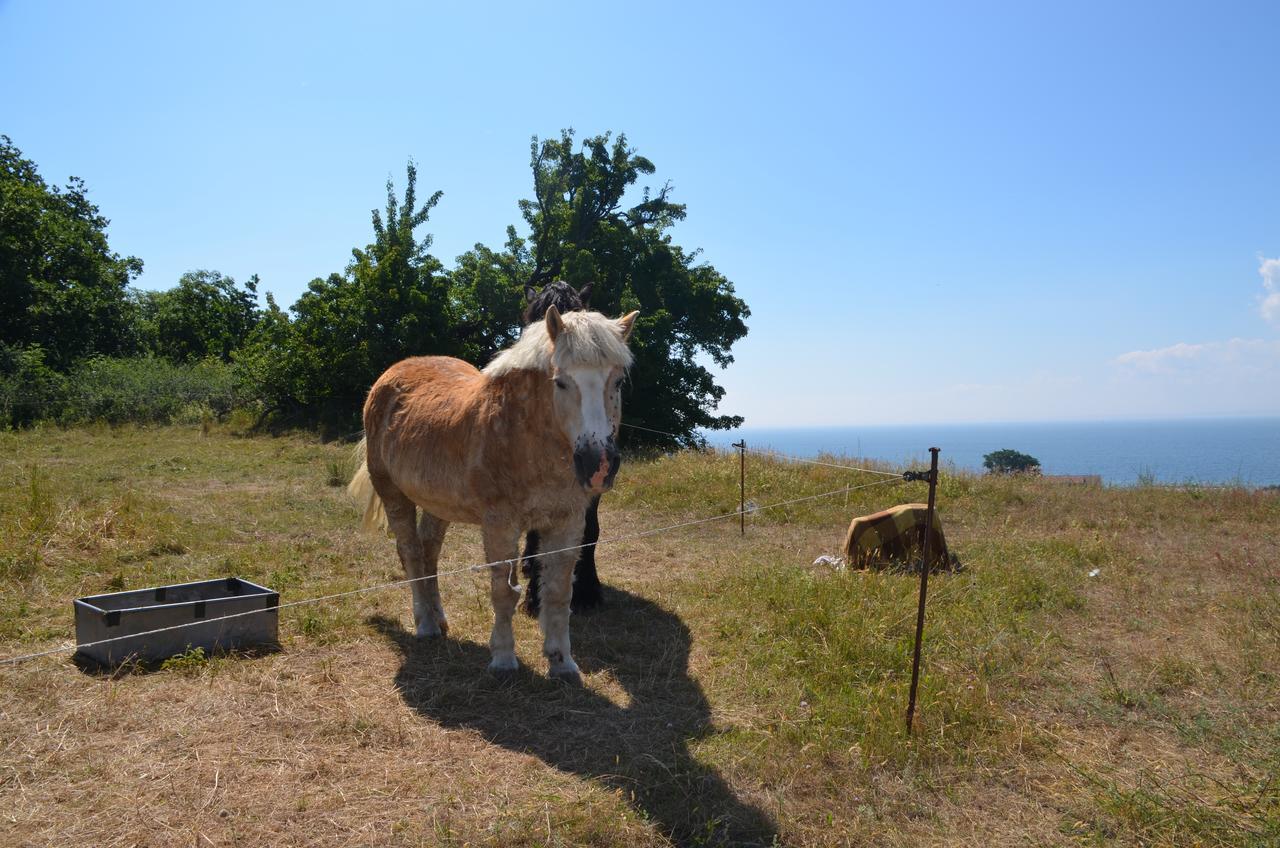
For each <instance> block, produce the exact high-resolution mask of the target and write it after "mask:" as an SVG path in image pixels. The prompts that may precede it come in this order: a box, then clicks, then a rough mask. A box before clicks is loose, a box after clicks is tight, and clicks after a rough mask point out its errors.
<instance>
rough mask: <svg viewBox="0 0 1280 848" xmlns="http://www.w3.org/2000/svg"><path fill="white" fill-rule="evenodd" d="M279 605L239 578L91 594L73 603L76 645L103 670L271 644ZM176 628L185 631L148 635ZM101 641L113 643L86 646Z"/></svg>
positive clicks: (276, 594)
mask: <svg viewBox="0 0 1280 848" xmlns="http://www.w3.org/2000/svg"><path fill="white" fill-rule="evenodd" d="M279 605H280V593H279V592H273V591H271V590H270V589H268V588H266V587H265V586H259V585H258V584H256V583H250V582H249V581H248V580H241V579H240V578H239V577H227V578H225V579H222V580H201V581H199V582H197V583H179V584H177V585H174V586H158V587H156V588H154V589H136V590H134V591H132V592H113V593H111V594H107V595H91V596H90V597H87V598H77V599H76V601H75V610H76V644H77V645H81V646H84V647H81V648H80V649H79V651H78V653H79V654H80V655H81V656H84V657H87V658H89V659H91V660H94V661H96V662H98V663H101V664H103V665H118V664H120V663H122V662H124V661H125V660H129V659H136V660H141V661H143V662H155V661H157V660H163V659H168V658H169V657H172V656H174V655H175V654H181V653H184V652H185V651H188V650H190V649H192V648H204V649H205V650H206V651H213V650H216V649H222V650H230V649H233V648H247V647H250V646H253V645H277V644H278V643H279V634H280V610H279V608H278V607H279ZM237 613H242V614H240V615H237ZM243 613H253V614H251V615H246V614H243ZM230 615H234V616H235V618H227V617H226V616H230ZM197 622H198V623H197ZM176 625H186V626H184V627H176V629H173V630H165V631H164V632H161V633H152V632H150V631H154V630H161V629H162V628H166V627H175V626H176ZM121 637H123V638H121ZM103 639H111V640H113V641H110V642H106V643H104V644H101V645H93V644H89V643H93V642H99V641H101V640H103Z"/></svg>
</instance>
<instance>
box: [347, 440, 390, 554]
mask: <svg viewBox="0 0 1280 848" xmlns="http://www.w3.org/2000/svg"><path fill="white" fill-rule="evenodd" d="M347 494H349V495H351V497H352V498H353V499H354V500H355V502H356V505H357V506H362V507H364V518H363V519H362V520H361V522H360V526H361V527H363V528H364V529H365V530H371V531H372V530H386V529H387V511H386V510H385V509H384V508H383V506H382V498H380V497H378V493H377V491H376V490H375V489H374V488H373V480H371V479H369V446H368V444H367V440H366V439H361V440H360V444H358V445H356V473H355V476H354V477H352V478H351V482H350V483H349V484H348V485H347Z"/></svg>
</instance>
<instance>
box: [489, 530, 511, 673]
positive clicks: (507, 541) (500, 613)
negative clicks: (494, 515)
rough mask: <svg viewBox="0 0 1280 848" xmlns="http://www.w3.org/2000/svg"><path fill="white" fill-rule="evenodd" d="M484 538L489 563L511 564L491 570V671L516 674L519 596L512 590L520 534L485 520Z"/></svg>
mask: <svg viewBox="0 0 1280 848" xmlns="http://www.w3.org/2000/svg"><path fill="white" fill-rule="evenodd" d="M481 535H482V536H483V537H484V558H485V560H487V561H488V562H498V561H499V560H510V561H511V562H510V563H505V562H504V563H503V564H501V565H492V566H490V567H489V597H490V598H491V599H492V600H493V633H492V635H490V636H489V652H490V654H491V659H490V660H489V670H490V671H492V672H495V673H502V672H509V671H515V670H516V669H517V668H519V667H520V663H519V661H518V660H516V637H515V633H514V632H513V631H512V629H511V616H512V615H514V614H515V611H516V601H517V600H519V598H520V593H519V592H518V591H516V590H515V589H513V588H512V584H513V583H514V582H515V581H514V580H513V579H512V578H513V577H515V574H514V569H515V561H516V553H517V551H518V550H519V543H520V530H519V528H517V527H514V526H512V525H511V524H509V523H507V522H505V521H500V520H489V519H486V520H485V522H484V524H483V525H482V526H481Z"/></svg>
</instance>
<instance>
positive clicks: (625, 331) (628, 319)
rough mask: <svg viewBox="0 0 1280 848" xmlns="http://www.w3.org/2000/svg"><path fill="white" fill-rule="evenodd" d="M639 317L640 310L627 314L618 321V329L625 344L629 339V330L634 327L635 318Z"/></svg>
mask: <svg viewBox="0 0 1280 848" xmlns="http://www.w3.org/2000/svg"><path fill="white" fill-rule="evenodd" d="M638 317H640V310H638V309H637V310H636V311H635V312H629V313H627V314H626V315H623V316H622V317H621V318H619V319H618V329H619V330H622V340H623V341H624V342H625V341H626V340H627V339H629V338H631V330H632V329H633V328H634V327H635V325H636V318H638Z"/></svg>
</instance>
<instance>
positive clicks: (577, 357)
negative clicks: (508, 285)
mask: <svg viewBox="0 0 1280 848" xmlns="http://www.w3.org/2000/svg"><path fill="white" fill-rule="evenodd" d="M561 320H563V322H564V330H563V331H562V332H561V333H560V335H559V336H558V337H557V338H556V340H555V344H554V345H553V344H552V343H551V339H550V337H549V336H548V335H547V325H546V323H545V322H543V321H535V322H534V323H532V324H530V325H529V326H527V327H525V328H524V332H523V333H522V334H521V336H520V340H519V341H517V342H516V343H515V344H513V345H512V346H511V347H509V348H507V349H506V350H504V351H502V352H501V353H499V354H498V355H497V356H496V357H494V359H493V361H492V362H490V363H489V364H488V366H486V367H485V369H484V372H485V373H486V374H488V375H489V376H491V377H497V376H500V375H502V374H506V373H508V372H511V371H534V370H536V371H548V372H549V371H551V369H552V368H553V367H555V368H557V369H561V368H614V367H619V368H630V367H631V349H630V348H628V347H627V343H626V342H625V341H624V340H623V338H622V333H621V331H620V330H619V328H618V325H617V322H616V321H614V320H613V319H611V318H606V317H605V316H604V315H601V314H600V313H599V312H568V313H566V314H564V315H562V316H561Z"/></svg>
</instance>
